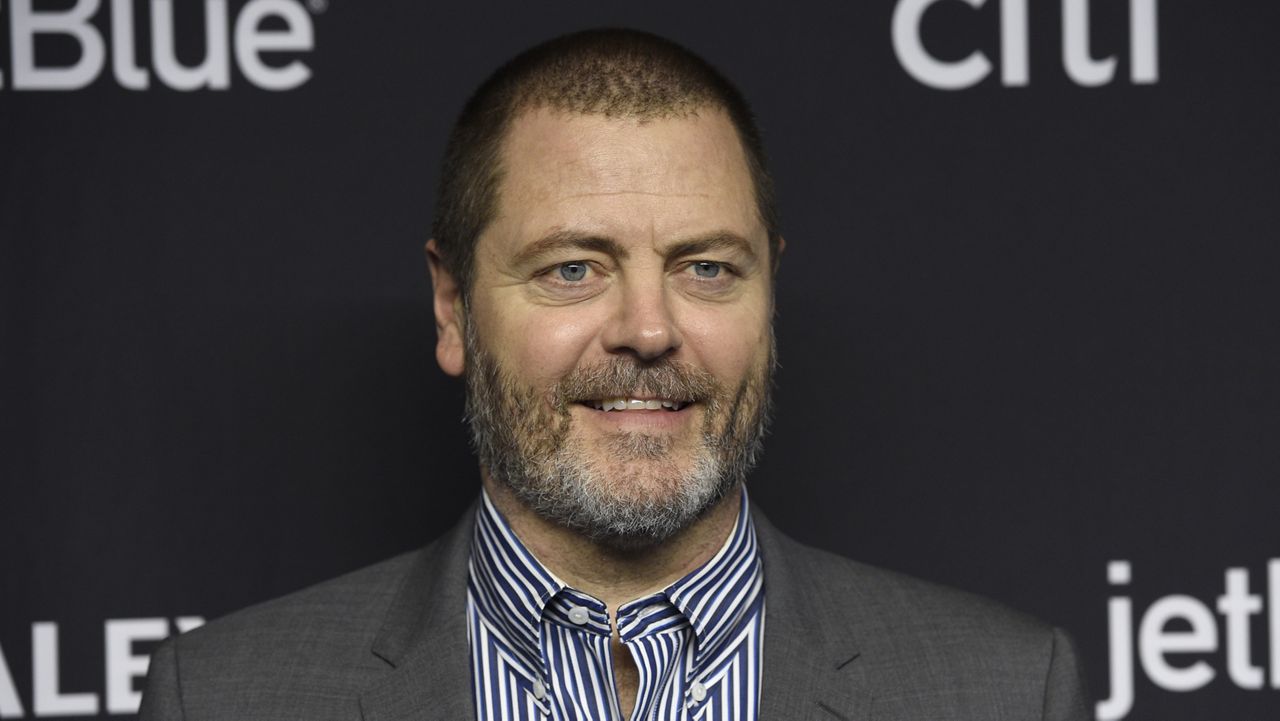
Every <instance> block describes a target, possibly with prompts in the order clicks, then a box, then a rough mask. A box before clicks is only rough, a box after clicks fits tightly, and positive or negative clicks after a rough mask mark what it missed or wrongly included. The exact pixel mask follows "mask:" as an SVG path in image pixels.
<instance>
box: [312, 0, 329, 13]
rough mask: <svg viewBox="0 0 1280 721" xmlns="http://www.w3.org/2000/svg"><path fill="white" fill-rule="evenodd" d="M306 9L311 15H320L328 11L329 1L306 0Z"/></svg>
mask: <svg viewBox="0 0 1280 721" xmlns="http://www.w3.org/2000/svg"><path fill="white" fill-rule="evenodd" d="M307 7H309V8H311V12H313V13H322V12H324V11H325V10H328V9H329V0H307Z"/></svg>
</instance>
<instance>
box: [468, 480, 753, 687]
mask: <svg viewBox="0 0 1280 721" xmlns="http://www.w3.org/2000/svg"><path fill="white" fill-rule="evenodd" d="M749 510H750V508H749V501H748V500H747V493H746V490H745V489H743V492H742V501H741V504H740V505H739V508H738V518H737V521H735V523H734V526H733V530H732V531H731V532H730V533H729V537H728V538H727V539H725V542H724V545H722V546H721V547H720V550H719V551H717V552H716V554H715V555H714V556H712V557H711V559H710V560H709V561H707V562H706V563H704V564H703V565H702V566H700V567H698V568H697V569H696V570H694V571H692V572H690V573H689V574H687V575H685V576H684V577H683V578H681V579H679V580H678V581H676V582H675V583H672V584H671V585H670V586H667V587H666V588H665V589H663V590H662V591H659V592H658V593H655V594H651V595H649V596H645V597H642V598H639V599H636V600H634V601H629V602H627V603H625V604H623V605H622V606H621V607H620V608H619V609H617V612H618V627H619V631H620V634H621V635H622V638H623V640H630V639H632V638H636V637H638V636H642V635H647V634H650V633H662V632H667V631H670V630H673V629H677V628H683V627H687V626H692V628H693V631H694V634H695V637H696V639H697V653H696V658H695V663H698V662H701V661H702V660H703V659H704V658H708V657H711V656H714V655H715V653H716V652H717V651H718V650H719V649H720V648H722V647H723V646H724V645H725V642H726V641H728V640H730V637H731V636H732V635H733V631H734V629H735V628H736V627H737V626H738V621H740V620H741V619H742V617H743V616H744V615H745V614H746V613H747V612H748V611H750V609H751V608H752V607H753V605H754V604H755V602H756V600H757V598H758V597H759V596H760V594H761V593H762V590H763V586H764V573H763V568H762V565H761V562H760V551H759V546H758V545H757V542H756V531H755V525H754V524H753V523H752V521H751V513H750V512H749ZM476 515H477V519H476V532H475V537H474V539H473V542H472V548H471V563H470V579H469V583H470V587H471V592H472V598H473V600H474V602H475V604H476V607H477V610H479V611H480V613H481V614H482V615H483V616H484V617H485V618H486V619H488V620H489V621H490V623H492V624H494V625H495V626H496V627H497V630H499V631H500V632H501V633H503V635H505V636H506V637H507V638H508V640H509V641H510V642H511V645H512V647H513V649H512V650H513V651H515V652H516V653H518V654H520V655H521V656H525V657H526V659H527V660H528V661H530V662H531V663H533V664H534V665H533V667H535V668H536V667H537V666H538V665H540V658H541V652H540V650H539V646H538V640H539V637H540V627H541V623H542V619H543V616H544V614H545V615H546V616H547V617H548V618H549V619H550V620H553V621H556V620H557V619H559V618H560V617H561V616H565V608H568V607H570V606H571V605H582V606H585V607H586V609H587V610H589V611H590V612H591V622H590V623H588V624H585V626H584V627H583V628H584V630H588V631H592V630H593V631H595V632H598V633H600V632H602V633H608V632H609V630H608V629H609V626H608V621H607V618H606V617H605V616H604V610H605V609H604V604H603V603H602V602H601V601H599V600H597V599H595V598H593V597H592V596H589V595H587V594H585V593H582V592H581V591H578V590H576V589H573V588H570V587H569V586H567V585H566V584H565V583H564V582H563V581H561V580H560V579H559V578H557V577H556V576H555V574H553V573H552V572H551V571H550V570H548V569H547V568H546V567H545V566H543V565H542V563H541V562H540V561H538V559H537V558H535V557H534V556H533V554H532V553H530V552H529V550H528V549H527V548H525V546H524V544H523V543H522V542H521V541H520V539H519V538H517V537H516V534H515V533H514V532H513V531H512V530H511V527H510V526H509V525H508V524H507V520H506V519H505V518H504V517H503V516H502V514H501V513H500V512H499V511H498V509H497V508H496V507H494V505H493V503H492V501H490V500H489V496H488V494H487V493H485V492H484V491H483V490H482V491H481V503H480V507H479V509H478V510H477V514H476ZM562 607H563V608H562Z"/></svg>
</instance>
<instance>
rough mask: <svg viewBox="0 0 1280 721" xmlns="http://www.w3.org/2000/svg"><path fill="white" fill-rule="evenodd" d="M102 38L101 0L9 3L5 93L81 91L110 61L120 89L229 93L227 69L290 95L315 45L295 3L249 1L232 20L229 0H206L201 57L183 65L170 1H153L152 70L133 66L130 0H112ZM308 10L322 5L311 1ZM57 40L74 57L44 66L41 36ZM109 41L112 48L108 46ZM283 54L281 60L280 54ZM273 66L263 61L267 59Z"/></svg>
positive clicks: (193, 8) (1, 83) (0, 75)
mask: <svg viewBox="0 0 1280 721" xmlns="http://www.w3.org/2000/svg"><path fill="white" fill-rule="evenodd" d="M109 4H110V20H109V22H108V23H105V24H106V25H109V26H110V31H109V33H107V35H108V36H109V38H110V42H109V43H108V39H107V38H105V37H104V33H103V32H102V31H100V30H99V29H98V26H97V25H95V24H94V23H93V20H94V19H95V17H96V16H97V15H98V13H99V11H100V10H101V9H102V7H103V5H104V2H103V0H77V2H75V4H74V5H73V6H72V7H70V8H66V9H62V8H60V9H57V10H48V9H37V8H36V7H35V6H34V5H35V3H34V1H33V0H9V13H8V16H7V17H0V20H7V21H8V25H9V41H10V44H11V48H12V51H13V52H12V57H13V65H12V67H10V68H9V70H8V75H7V76H6V74H5V73H4V71H3V70H2V69H0V88H4V89H6V90H64V91H65V90H78V89H79V88H83V87H85V86H87V85H89V84H90V83H92V82H94V81H95V80H97V79H98V77H99V76H100V75H102V74H103V70H104V69H105V68H106V66H107V64H108V59H107V56H108V52H109V53H110V66H111V76H112V78H113V79H114V80H115V82H116V83H117V84H119V85H120V87H122V88H127V89H129V90H147V89H148V88H151V87H153V85H162V86H166V87H169V88H172V89H174V90H182V91H192V90H202V89H208V90H226V89H227V88H229V87H231V67H232V63H233V59H234V64H235V66H236V68H238V69H239V71H240V74H241V75H242V76H243V77H244V78H245V80H247V81H248V82H249V83H250V84H252V85H254V86H256V87H259V88H262V89H264V90H277V91H278V90H292V89H293V88H296V87H298V86H300V85H302V84H303V83H305V82H307V80H309V79H310V78H311V68H310V67H308V66H307V64H306V62H305V61H304V60H303V59H301V58H299V57H298V56H299V55H302V54H306V53H309V52H311V50H312V49H313V48H314V46H315V29H314V27H313V26H312V21H311V16H310V14H309V13H308V12H307V10H306V9H305V8H304V7H303V6H302V5H301V4H300V3H299V2H298V0H249V2H247V3H245V4H244V6H243V7H242V8H240V11H239V12H238V13H236V14H235V15H234V17H233V16H232V14H231V13H230V12H229V10H228V7H227V0H205V1H204V3H203V19H204V48H205V53H204V58H203V59H202V60H200V61H199V62H197V63H195V64H192V65H187V64H184V63H183V62H181V61H179V60H178V53H177V49H176V48H175V47H174V45H175V41H174V30H173V23H174V5H175V3H174V2H173V0H150V2H149V3H147V8H148V13H147V17H146V18H139V20H140V21H145V20H146V19H147V18H149V19H150V24H149V27H150V33H149V34H150V36H151V53H150V55H151V63H150V64H151V67H149V68H148V67H144V66H142V65H141V64H139V62H138V56H139V52H138V50H139V48H138V46H137V43H136V41H135V38H136V37H137V33H136V32H135V28H134V9H135V3H134V0H110V3H109ZM179 5H180V7H181V11H182V12H184V13H186V12H200V10H201V7H200V4H199V3H195V2H183V3H180V4H179ZM311 5H312V7H313V9H315V10H317V11H319V10H322V9H323V8H324V7H325V3H324V2H323V0H312V3H311ZM49 36H61V37H62V38H63V42H65V39H68V38H69V39H70V40H71V41H72V42H74V43H75V44H76V45H78V46H79V48H78V49H79V58H78V59H77V60H76V61H75V62H74V63H72V64H70V65H48V64H41V63H40V62H39V60H38V58H37V53H36V45H37V41H38V40H39V39H40V38H41V37H49ZM108 44H109V46H110V47H108ZM281 53H284V54H287V58H288V59H286V60H284V61H281V60H280V59H279V57H280V54H281ZM272 55H274V56H275V57H274V58H272V62H268V59H267V57H264V56H272Z"/></svg>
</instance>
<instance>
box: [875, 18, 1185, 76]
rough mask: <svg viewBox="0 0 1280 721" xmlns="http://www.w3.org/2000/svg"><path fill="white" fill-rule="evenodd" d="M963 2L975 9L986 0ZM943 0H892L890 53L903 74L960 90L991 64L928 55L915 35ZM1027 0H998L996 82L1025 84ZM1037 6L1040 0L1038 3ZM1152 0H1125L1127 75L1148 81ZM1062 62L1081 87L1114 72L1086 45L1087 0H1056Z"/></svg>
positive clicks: (977, 56)
mask: <svg viewBox="0 0 1280 721" xmlns="http://www.w3.org/2000/svg"><path fill="white" fill-rule="evenodd" d="M951 1H952V2H965V3H967V4H968V5H970V6H971V7H973V8H975V9H977V8H981V7H982V6H983V5H985V4H986V0H951ZM939 2H943V0H898V4H897V6H895V7H894V10H893V28H892V32H893V52H894V53H895V54H896V55H897V56H898V62H899V63H901V65H902V67H903V69H904V70H906V71H907V73H908V74H909V75H910V76H911V77H913V78H915V79H916V80H919V81H920V82H921V83H924V84H925V85H928V86H929V87H932V88H938V89H940V90H963V89H965V88H968V87H972V86H974V85H977V84H978V83H980V82H982V81H983V80H985V79H987V77H988V76H990V75H991V74H992V73H993V72H995V67H994V65H993V63H992V60H991V58H990V57H989V56H988V55H987V53H985V52H983V51H982V50H979V49H975V50H974V51H973V52H971V53H969V54H968V55H966V56H965V57H963V58H961V59H960V60H940V59H938V58H937V57H935V56H934V55H932V54H930V52H929V50H928V49H927V48H926V47H925V42H924V39H923V38H922V37H921V34H920V23H921V20H922V19H923V18H924V16H925V13H926V12H927V11H928V10H929V8H930V7H931V6H933V5H935V4H937V3H939ZM1027 2H1028V0H1000V55H999V63H1000V83H1001V84H1002V85H1004V86H1005V87H1020V86H1025V85H1028V84H1029V83H1030V80H1031V71H1030V68H1029V67H1028V59H1027V58H1028V45H1029V42H1030V41H1029V39H1028V37H1027ZM1041 7H1043V5H1042V6H1041ZM1157 45H1158V34H1157V28H1156V0H1129V80H1130V82H1132V83H1133V84H1135V85H1150V84H1152V83H1155V82H1156V81H1157V80H1158V79H1159V75H1160V72H1159V63H1158V50H1159V49H1158V47H1157ZM1062 67H1063V69H1064V70H1066V73H1067V77H1069V78H1071V80H1072V81H1073V82H1074V83H1075V84H1077V85H1082V86H1085V87H1093V86H1098V85H1107V84H1108V83H1111V82H1112V81H1113V80H1114V79H1115V76H1116V58H1115V57H1114V56H1109V57H1102V58H1099V57H1094V55H1093V52H1092V50H1091V49H1090V46H1089V0H1062Z"/></svg>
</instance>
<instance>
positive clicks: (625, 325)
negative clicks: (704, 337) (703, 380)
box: [603, 281, 682, 361]
mask: <svg viewBox="0 0 1280 721" xmlns="http://www.w3.org/2000/svg"><path fill="white" fill-rule="evenodd" d="M622 291H623V292H622V293H621V294H620V296H619V298H618V301H617V306H616V308H615V309H614V312H613V317H612V318H610V320H609V324H608V326H607V327H606V328H605V331H604V333H603V342H604V345H605V350H607V351H608V352H610V353H624V354H631V355H634V356H636V357H637V358H638V359H640V360H644V361H653V360H657V359H659V358H661V357H663V356H665V355H668V354H671V353H674V352H675V351H676V350H677V349H679V348H680V344H681V342H682V340H681V338H680V330H679V328H678V326H677V325H676V321H675V317H674V316H673V315H672V312H671V306H670V303H669V298H668V292H667V289H666V288H665V287H664V284H663V283H661V282H660V281H658V282H653V283H644V284H638V283H628V284H626V285H625V286H624V287H623V289H622Z"/></svg>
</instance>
